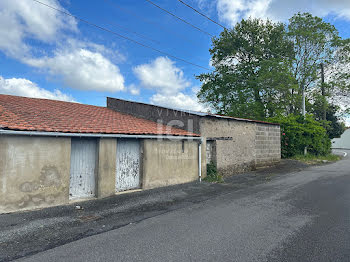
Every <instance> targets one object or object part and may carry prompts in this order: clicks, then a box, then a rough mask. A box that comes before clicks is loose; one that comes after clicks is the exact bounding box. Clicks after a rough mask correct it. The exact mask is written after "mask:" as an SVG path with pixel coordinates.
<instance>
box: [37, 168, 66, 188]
mask: <svg viewBox="0 0 350 262" xmlns="http://www.w3.org/2000/svg"><path fill="white" fill-rule="evenodd" d="M40 173H41V176H40V178H39V179H40V183H41V184H42V185H43V186H45V187H49V186H56V187H59V186H60V185H61V183H62V181H61V176H60V173H59V171H58V169H57V167H55V166H44V167H43V168H42V169H41V172H40Z"/></svg>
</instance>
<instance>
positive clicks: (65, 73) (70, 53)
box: [25, 48, 125, 92]
mask: <svg viewBox="0 0 350 262" xmlns="http://www.w3.org/2000/svg"><path fill="white" fill-rule="evenodd" d="M25 62H26V63H27V64H29V65H31V66H34V67H38V68H41V69H43V70H48V72H49V73H50V74H52V75H59V76H61V77H62V79H63V81H64V83H65V84H66V85H68V86H70V87H72V88H74V89H79V90H97V91H109V92H116V91H122V90H124V89H125V87H124V77H123V75H122V74H121V73H120V70H119V68H118V67H117V66H116V65H114V64H113V63H112V62H111V61H110V60H108V59H107V58H106V57H104V56H103V55H102V54H100V53H98V52H93V51H90V50H88V49H84V48H77V49H72V50H71V49H64V50H59V51H56V52H55V54H54V56H53V57H43V58H32V59H27V60H26V61H25Z"/></svg>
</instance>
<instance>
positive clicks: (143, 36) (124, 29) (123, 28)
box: [108, 21, 160, 44]
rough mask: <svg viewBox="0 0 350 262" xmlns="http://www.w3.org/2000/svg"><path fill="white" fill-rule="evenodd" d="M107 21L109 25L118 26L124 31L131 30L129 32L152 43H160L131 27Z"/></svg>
mask: <svg viewBox="0 0 350 262" xmlns="http://www.w3.org/2000/svg"><path fill="white" fill-rule="evenodd" d="M108 23H109V24H111V25H113V26H116V27H119V28H120V29H121V30H123V31H124V32H131V33H133V34H134V35H137V36H138V37H140V38H143V39H146V40H148V41H151V42H153V43H157V44H160V43H159V41H157V40H154V39H152V38H150V37H148V36H146V35H144V34H141V33H138V32H136V31H133V30H132V29H129V28H127V27H125V26H121V25H118V24H116V23H114V22H112V21H108Z"/></svg>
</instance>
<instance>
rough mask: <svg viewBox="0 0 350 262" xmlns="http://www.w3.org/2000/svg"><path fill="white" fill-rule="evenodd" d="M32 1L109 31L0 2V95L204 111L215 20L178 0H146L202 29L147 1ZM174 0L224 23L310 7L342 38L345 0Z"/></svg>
mask: <svg viewBox="0 0 350 262" xmlns="http://www.w3.org/2000/svg"><path fill="white" fill-rule="evenodd" d="M39 1H41V2H42V3H45V4H48V5H50V6H52V7H55V8H57V9H60V10H62V11H64V12H66V13H68V14H71V15H74V16H76V17H79V18H82V19H84V20H87V21H89V22H90V23H94V24H96V25H98V26H101V27H104V28H106V29H108V30H111V31H113V32H114V33H116V34H119V36H118V35H116V34H114V33H110V32H106V31H103V30H100V29H98V28H96V27H94V26H90V25H88V24H85V23H83V22H82V21H80V20H78V19H77V18H74V17H72V16H69V15H66V14H63V13H60V12H58V11H55V10H52V9H50V8H48V7H46V6H44V5H42V4H39V3H37V2H35V1H34V0H0V93H2V94H12V95H19V96H28V97H40V98H49V99H58V100H64V101H74V102H79V103H85V104H92V105H98V106H105V105H106V97H107V96H109V97H116V98H121V99H127V100H134V101H139V102H146V103H152V104H157V105H163V106H169V107H174V108H183V109H191V110H198V111H200V110H205V108H204V106H203V105H201V104H199V103H198V101H197V98H196V92H197V91H198V90H199V88H200V82H199V81H198V80H197V79H196V77H195V76H196V75H199V74H201V73H205V72H208V71H207V70H206V69H205V68H208V69H210V68H211V67H210V55H209V48H210V47H211V36H210V35H212V36H218V35H219V34H220V32H221V31H222V28H221V27H220V26H218V25H216V24H214V23H212V22H210V21H209V20H207V19H206V18H204V17H202V16H200V15H199V14H197V13H195V12H194V11H193V10H191V9H190V8H188V7H186V6H185V5H183V4H181V3H180V1H178V0H152V1H153V2H154V3H155V4H157V5H159V6H160V7H162V8H164V9H166V10H168V11H170V12H172V13H174V14H176V15H177V16H179V17H180V18H183V19H185V20H186V21H188V22H190V23H191V24H193V25H195V26H196V27H198V28H199V29H200V30H202V31H200V30H198V29H196V28H193V27H191V26H189V25H188V24H186V23H184V22H182V21H179V20H178V19H176V18H174V17H172V16H171V15H169V14H167V13H166V12H164V11H162V10H160V9H159V8H157V7H155V6H154V5H152V4H151V3H149V2H148V1H147V0H39ZM183 1H184V2H186V3H188V4H189V5H191V6H193V7H194V8H196V9H198V10H199V11H201V12H203V13H204V14H206V15H207V16H209V17H210V18H212V19H213V20H216V21H218V22H219V23H221V24H222V25H224V26H225V27H232V26H234V25H235V23H236V22H238V21H240V19H242V18H248V17H259V18H269V19H272V20H273V21H282V22H286V21H287V20H288V18H290V17H291V16H292V15H293V14H295V13H297V12H311V13H312V14H313V15H317V16H320V17H323V18H324V19H325V20H326V21H327V22H330V23H332V24H334V25H335V26H336V28H337V29H338V30H339V32H340V35H341V36H342V37H343V38H348V37H350V1H348V0H332V1H330V0H309V1H305V0H294V1H290V0H183ZM203 31H204V32H203ZM120 35H122V36H124V37H126V38H129V39H132V40H134V41H137V42H138V43H139V44H141V45H146V46H149V47H151V48H153V49H157V50H160V51H162V52H163V53H159V52H157V51H155V50H152V49H149V48H145V47H144V46H141V45H139V44H136V43H135V42H132V41H130V40H127V39H125V38H122V37H120ZM164 53H166V54H164ZM175 57H177V58H180V59H183V60H186V61H188V62H190V63H194V64H196V65H198V66H200V67H197V66H195V65H192V64H188V63H185V62H184V61H181V60H178V59H176V58H175Z"/></svg>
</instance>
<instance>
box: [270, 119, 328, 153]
mask: <svg viewBox="0 0 350 262" xmlns="http://www.w3.org/2000/svg"><path fill="white" fill-rule="evenodd" d="M269 121H273V122H275V123H279V124H280V125H281V151H282V158H287V157H292V156H295V155H301V154H303V153H304V148H305V147H307V151H308V153H310V154H314V155H327V154H329V153H330V152H331V140H330V139H329V137H328V135H327V131H326V129H325V128H323V127H322V126H321V124H320V123H319V122H317V121H316V120H314V119H313V117H312V116H310V115H307V116H306V117H305V118H304V117H303V116H300V115H289V116H280V117H275V118H273V119H269Z"/></svg>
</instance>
